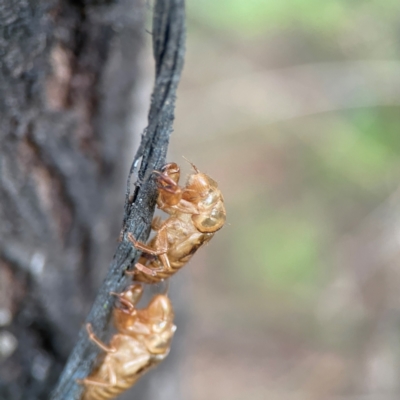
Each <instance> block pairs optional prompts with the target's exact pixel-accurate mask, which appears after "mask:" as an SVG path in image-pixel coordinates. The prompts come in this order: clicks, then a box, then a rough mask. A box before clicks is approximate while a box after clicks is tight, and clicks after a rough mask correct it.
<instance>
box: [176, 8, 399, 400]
mask: <svg viewBox="0 0 400 400" xmlns="http://www.w3.org/2000/svg"><path fill="white" fill-rule="evenodd" d="M187 12H188V38H187V60H186V65H185V70H184V75H183V81H182V84H181V86H180V89H179V97H178V110H177V115H176V123H175V132H174V135H173V136H172V143H171V144H172V152H171V158H174V159H176V160H178V162H179V158H180V156H181V155H184V156H185V157H187V158H188V159H189V160H191V161H193V162H194V163H195V164H196V165H197V166H198V167H199V168H200V169H201V170H202V171H204V172H206V173H208V174H210V175H211V176H212V177H213V178H214V179H216V180H217V181H218V182H219V184H220V187H221V189H222V191H223V193H224V196H225V201H226V207H227V213H228V220H227V224H226V226H225V227H224V228H223V230H222V231H221V232H219V233H218V234H217V235H216V236H215V238H214V239H213V241H212V242H211V243H210V245H208V246H207V247H206V249H202V250H201V251H199V252H198V254H197V255H196V257H194V259H193V261H191V265H190V268H188V269H187V272H186V273H187V274H188V275H189V276H190V277H189V281H190V283H189V284H188V292H189V293H190V296H191V297H192V304H193V306H192V309H191V310H190V314H191V320H190V324H189V337H188V340H187V347H188V353H189V357H188V361H187V368H185V376H184V377H185V379H184V390H185V398H186V399H188V400H205V399H218V400H225V399H226V400H228V399H229V400H242V399H243V400H245V399H246V400H247V399H251V400H258V399H260V400H261V399H263V400H264V399H279V400H286V399H306V400H313V399H315V400H317V399H343V400H344V399H349V400H350V399H352V400H355V399H357V400H358V399H360V400H367V399H370V400H386V399H387V400H389V399H395V398H399V396H400V279H399V278H400V276H399V271H400V259H399V249H400V247H399V243H400V242H399V241H400V225H399V215H400V213H399V211H400V206H399V204H400V192H399V190H398V188H399V178H400V134H399V127H400V107H399V105H400V63H399V54H400V2H399V1H398V0H396V1H395V0H386V1H378V0H371V1H357V0H347V1H345V0H341V1H340V0H325V1H317V0H286V1H282V0H189V1H188V2H187ZM180 163H181V164H184V163H185V162H184V161H183V160H182V161H180ZM186 172H189V168H188V167H186Z"/></svg>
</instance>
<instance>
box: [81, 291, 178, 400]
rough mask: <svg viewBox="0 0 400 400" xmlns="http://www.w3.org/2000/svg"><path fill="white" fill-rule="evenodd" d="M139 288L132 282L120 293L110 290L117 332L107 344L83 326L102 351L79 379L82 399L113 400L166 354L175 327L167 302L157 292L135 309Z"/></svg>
mask: <svg viewBox="0 0 400 400" xmlns="http://www.w3.org/2000/svg"><path fill="white" fill-rule="evenodd" d="M142 291H143V289H142V287H141V285H139V284H136V285H131V286H130V287H129V288H128V289H127V290H125V291H124V292H122V293H120V294H115V293H113V294H114V295H115V296H117V297H118V299H119V305H118V306H117V307H115V309H114V315H113V316H114V325H115V327H116V329H117V332H118V333H116V334H115V335H114V336H113V337H112V339H111V341H110V344H109V345H106V344H104V343H103V342H101V341H100V340H99V339H98V338H97V337H96V336H95V335H94V333H93V331H92V328H91V325H90V324H88V325H87V331H88V334H89V338H90V339H91V340H92V341H93V342H94V343H96V344H97V345H98V346H99V347H100V348H101V349H102V350H104V351H105V353H106V354H105V355H103V357H102V359H101V360H99V363H98V365H97V367H95V369H94V371H93V373H92V374H91V375H90V376H88V377H87V378H85V379H83V380H81V381H80V382H79V383H81V384H83V385H85V391H84V393H83V397H82V400H107V399H113V398H114V397H116V396H118V395H119V394H120V393H122V392H124V391H125V390H127V389H128V388H129V387H131V386H132V385H134V384H135V382H136V381H137V380H138V379H139V378H140V377H141V376H142V375H143V374H144V373H146V372H147V371H148V370H149V369H150V368H152V367H154V366H155V365H157V364H158V363H160V362H161V361H162V360H163V359H164V358H165V357H166V356H167V355H168V353H169V349H170V345H171V340H172V337H173V335H174V332H175V329H176V327H175V325H174V324H173V318H174V312H173V309H172V305H171V302H170V300H169V299H168V297H167V296H165V295H161V294H159V295H156V296H154V297H153V299H152V300H151V301H150V303H149V305H148V306H147V307H146V308H144V309H137V308H136V303H137V302H138V301H139V299H140V297H141V295H142Z"/></svg>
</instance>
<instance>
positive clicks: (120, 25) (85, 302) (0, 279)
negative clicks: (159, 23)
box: [0, 0, 144, 400]
mask: <svg viewBox="0 0 400 400" xmlns="http://www.w3.org/2000/svg"><path fill="white" fill-rule="evenodd" d="M143 20H144V17H143V9H142V7H141V5H140V1H139V0H131V1H129V0H121V1H112V0H108V1H107V0H103V1H101V0H98V1H95V0H92V1H90V0H86V1H85V0H69V1H68V0H58V1H48V0H23V1H17V2H16V1H11V0H6V1H3V2H2V4H1V5H0V26H1V30H0V52H1V53H0V57H1V59H0V61H1V70H0V71H1V72H0V74H1V76H0V121H1V122H0V126H1V129H0V140H1V142H0V143H1V146H0V199H1V202H0V218H1V224H0V398H1V399H2V400H8V399H10V400H11V399H12V400H18V399H24V400H27V399H29V400H35V399H47V398H48V397H49V393H50V391H51V390H52V389H53V387H54V385H55V383H56V381H57V378H58V376H59V374H60V372H61V369H62V366H63V365H64V363H65V361H66V359H67V357H68V354H69V352H70V350H71V348H72V347H73V345H74V343H75V341H76V339H77V334H78V331H79V329H80V327H81V325H82V322H83V320H84V317H85V315H86V314H87V312H88V310H89V308H90V305H91V302H92V301H93V298H94V294H95V291H96V289H97V287H98V286H99V283H100V282H101V280H102V279H103V278H104V275H105V271H106V268H107V267H108V265H109V262H110V260H111V258H112V254H113V252H114V250H115V247H116V242H117V238H118V234H119V231H120V229H121V222H122V211H123V201H124V191H125V188H124V185H125V180H126V175H127V171H126V162H125V160H126V158H125V155H126V154H125V152H124V150H123V149H124V148H126V147H129V143H128V142H127V137H128V132H129V122H128V120H129V119H131V118H132V115H131V114H132V104H131V99H132V95H133V90H134V84H135V79H136V77H137V72H138V69H137V61H138V55H139V50H140V46H141V43H142V36H143V33H144V27H143ZM130 157H132V153H131V154H130Z"/></svg>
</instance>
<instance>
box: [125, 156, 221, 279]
mask: <svg viewBox="0 0 400 400" xmlns="http://www.w3.org/2000/svg"><path fill="white" fill-rule="evenodd" d="M192 166H193V168H194V173H192V174H191V175H190V176H189V178H188V180H187V182H186V185H185V186H184V187H180V186H179V178H180V168H179V166H178V165H177V164H176V163H170V164H167V165H165V166H164V167H163V169H162V170H161V172H158V173H157V185H158V191H159V195H158V199H157V205H158V208H160V209H161V210H163V211H165V212H166V213H168V214H169V215H170V216H169V218H167V219H166V220H165V221H163V222H161V221H160V219H158V218H155V219H154V221H153V224H152V229H153V230H155V231H156V235H155V236H154V238H153V239H151V240H150V242H149V243H148V244H144V243H141V242H138V241H136V240H135V239H134V237H133V236H132V235H131V234H128V239H129V240H130V241H131V242H132V243H133V245H134V246H135V247H136V248H138V249H140V250H141V251H142V252H143V253H144V254H142V256H141V258H140V259H139V262H138V263H137V264H136V265H135V267H136V268H135V269H134V270H133V271H128V272H127V273H128V274H130V275H133V276H134V279H135V280H136V281H140V282H145V283H156V282H159V281H161V280H163V279H167V278H169V277H170V276H171V275H173V274H174V273H175V272H176V271H178V270H179V269H180V268H181V267H182V266H183V265H185V264H186V263H187V262H188V261H189V260H190V258H191V257H192V256H193V254H194V253H195V252H196V251H197V249H198V248H199V247H201V246H202V245H203V244H205V243H207V242H208V241H210V239H211V238H212V237H213V236H214V234H215V232H217V231H218V230H219V229H221V228H222V226H223V225H224V223H225V220H226V212H225V205H224V199H223V197H222V193H221V191H220V190H219V188H218V185H217V183H216V182H215V181H214V180H213V179H211V178H210V177H209V176H208V175H206V174H204V173H202V172H200V171H199V170H198V169H197V168H196V167H195V166H194V165H193V164H192Z"/></svg>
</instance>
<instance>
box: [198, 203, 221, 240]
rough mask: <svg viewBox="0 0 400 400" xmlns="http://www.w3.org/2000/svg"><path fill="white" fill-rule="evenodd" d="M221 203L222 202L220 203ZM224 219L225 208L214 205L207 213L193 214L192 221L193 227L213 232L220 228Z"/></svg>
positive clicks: (204, 231) (203, 231) (205, 231)
mask: <svg viewBox="0 0 400 400" xmlns="http://www.w3.org/2000/svg"><path fill="white" fill-rule="evenodd" d="M221 205H222V203H221ZM225 220H226V213H225V208H224V207H223V205H222V207H221V206H220V207H215V208H214V209H213V210H212V212H211V213H210V214H209V215H203V214H198V215H193V216H192V221H193V223H194V225H195V227H196V228H197V229H198V230H199V231H200V232H202V233H213V232H216V231H217V230H219V229H221V228H222V227H223V225H224V223H225Z"/></svg>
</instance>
